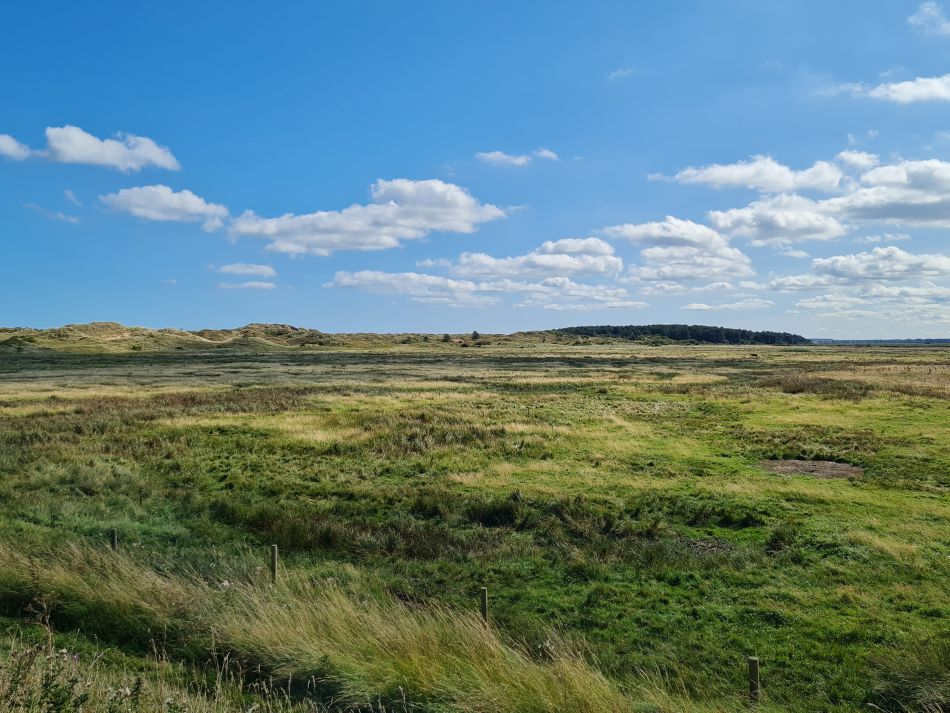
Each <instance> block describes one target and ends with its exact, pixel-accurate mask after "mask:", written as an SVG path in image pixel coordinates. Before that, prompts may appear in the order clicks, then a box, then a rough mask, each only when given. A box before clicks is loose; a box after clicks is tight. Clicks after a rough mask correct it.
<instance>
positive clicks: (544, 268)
mask: <svg viewBox="0 0 950 713" xmlns="http://www.w3.org/2000/svg"><path fill="white" fill-rule="evenodd" d="M613 251H614V250H613V247H612V246H611V245H610V244H609V243H607V242H605V241H603V240H600V239H599V238H566V239H564V240H553V241H552V240H548V241H547V242H545V243H544V244H542V245H541V247H539V248H537V249H536V250H533V251H531V252H530V253H528V254H526V255H518V256H515V257H494V256H492V255H488V254H486V253H470V252H466V253H462V254H461V255H460V256H459V258H458V261H457V262H455V263H454V264H450V269H451V271H452V273H453V274H454V275H457V276H479V277H539V276H546V275H554V276H558V275H584V274H586V275H616V274H617V273H618V272H620V271H621V270H622V269H623V260H621V259H620V258H619V257H616V256H615V255H614V254H613ZM434 265H435V263H434V262H430V263H426V264H425V265H424V266H427V267H430V266H434Z"/></svg>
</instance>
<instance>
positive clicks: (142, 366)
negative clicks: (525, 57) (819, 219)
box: [0, 338, 950, 713]
mask: <svg viewBox="0 0 950 713" xmlns="http://www.w3.org/2000/svg"><path fill="white" fill-rule="evenodd" d="M403 341H406V340H395V339H393V340H391V342H390V343H385V342H374V343H372V344H364V343H360V344H359V345H358V346H347V345H346V344H343V345H341V346H327V347H308V348H303V347H301V348H293V349H291V348H286V349H274V350H268V351H266V352H261V351H254V350H248V349H246V348H241V349H239V348H229V349H217V350H200V349H194V350H191V349H189V350H187V351H176V350H174V349H169V350H167V351H163V350H157V351H142V352H138V353H136V352H129V351H126V352H121V351H119V352H114V353H95V351H94V350H92V349H86V350H85V352H84V353H76V352H64V351H46V350H41V349H36V350H26V351H22V352H12V351H10V352H5V353H3V354H2V355H0V474H2V480H0V515H2V520H0V548H2V549H0V554H2V560H3V566H2V567H0V603H2V605H3V610H4V613H5V616H6V619H5V620H4V623H5V627H6V630H7V636H8V638H11V639H15V640H16V641H15V643H14V645H13V648H12V649H11V650H12V651H14V653H15V652H16V651H18V650H21V649H23V647H26V646H27V643H24V642H25V641H26V640H30V639H29V637H31V636H32V637H36V636H39V637H40V639H42V638H43V634H42V631H43V630H42V627H40V629H37V628H36V624H35V621H36V620H37V618H38V617H39V618H43V617H46V616H47V615H48V620H49V626H50V627H51V632H52V633H51V636H52V637H54V639H55V643H54V644H53V645H54V646H55V647H56V650H57V651H58V650H59V648H64V647H65V648H68V649H69V650H70V651H72V650H75V651H76V652H77V653H79V655H80V659H79V662H78V663H76V664H75V665H76V666H80V667H82V666H84V665H85V662H86V661H87V660H91V659H92V658H93V657H95V656H101V657H104V658H103V659H102V660H100V661H99V662H98V664H97V666H98V668H96V669H95V676H96V677H99V678H96V680H97V681H99V682H100V683H98V684H96V685H99V686H100V687H102V685H104V684H102V683H101V681H102V680H106V679H108V680H109V681H113V680H115V681H134V680H135V678H136V676H137V675H139V674H138V673H136V671H137V670H140V671H144V672H145V673H147V675H144V674H143V676H144V677H143V680H146V681H148V682H151V683H149V684H148V685H149V686H153V687H154V686H158V685H159V683H160V682H161V680H162V676H163V675H164V674H162V671H165V670H166V668H167V667H169V666H172V667H175V671H176V673H175V676H176V677H177V678H175V681H174V682H173V683H174V685H172V683H168V686H169V687H170V688H169V690H171V694H170V696H169V697H171V698H174V697H175V695H177V693H178V692H182V696H183V698H182V700H183V701H185V702H184V703H182V704H181V705H182V706H184V705H189V706H192V707H191V708H182V710H205V708H201V707H199V706H201V705H207V706H209V707H208V708H207V710H229V709H232V708H237V709H240V708H241V707H242V706H244V707H249V706H251V705H254V704H255V702H257V703H258V704H259V705H266V706H271V707H272V709H273V710H285V709H286V710H290V709H292V708H294V707H296V708H297V709H300V710H366V711H369V710H377V711H383V710H385V711H408V710H412V711H485V712H486V713H487V711H560V710H587V711H592V712H593V711H601V710H617V711H623V710H630V711H650V710H657V711H679V710H697V711H700V710H709V711H712V710H722V711H734V710H740V709H743V708H745V706H746V705H747V703H746V699H745V691H746V686H747V683H746V680H745V675H746V668H745V667H746V657H747V656H751V655H756V656H758V657H759V658H760V660H761V668H762V685H763V702H762V704H761V705H762V707H764V708H766V709H769V708H772V709H775V710H791V711H857V710H868V706H869V705H874V706H878V708H880V709H883V710H890V711H901V710H930V711H939V710H945V709H946V708H947V706H948V705H950V661H948V657H947V655H946V654H947V652H948V648H950V644H948V641H950V594H948V592H950V584H948V583H950V401H948V397H950V357H948V352H947V351H946V349H945V348H939V347H935V348H923V347H920V348H918V347H901V348H897V347H890V348H886V347H874V348H869V347H854V348H843V347H837V348H836V347H796V348H783V347H764V346H758V347H703V346H694V347H685V346H657V347H650V346H644V345H639V344H619V343H615V344H594V343H585V344H578V345H573V344H570V343H563V342H562V343H542V342H539V341H537V340H534V341H532V340H527V339H521V340H518V339H509V340H502V339H493V338H486V339H484V340H482V341H481V342H480V343H477V344H466V345H465V348H463V347H462V345H461V344H459V343H456V342H450V343H443V342H441V341H440V340H439V339H438V338H433V339H432V340H430V341H422V340H421V339H410V340H408V343H401V342H403ZM789 459H803V460H821V461H836V462H843V463H849V464H853V465H857V466H860V467H861V468H863V475H861V476H860V477H852V478H847V479H845V478H822V477H816V476H814V475H788V474H778V473H775V472H771V471H770V470H768V469H767V468H765V467H763V461H768V460H789ZM112 528H116V529H117V530H118V532H119V541H120V548H119V550H120V551H119V552H118V553H117V554H115V555H113V554H112V553H111V552H110V551H109V550H108V533H109V531H110V529H112ZM271 544H277V545H278V548H279V552H280V554H281V569H280V579H281V581H280V583H279V584H278V586H277V587H272V586H271V585H269V584H268V569H267V568H268V546H269V545H271ZM482 586H486V587H488V589H489V592H490V626H489V627H488V628H485V627H484V626H483V625H482V624H481V622H480V620H479V618H478V616H477V613H478V593H479V588H480V587H482ZM38 632H39V633H38ZM24 637H26V639H24ZM17 647H19V649H17ZM6 658H7V660H12V659H10V657H9V656H7V657H6ZM14 658H15V656H14ZM222 659H227V661H228V662H230V663H228V664H227V665H225V664H222V663H221V661H222ZM71 665H72V664H71ZM235 666H236V667H237V669H235ZM222 667H224V668H226V669H227V671H226V672H225V673H222ZM235 670H238V672H239V674H240V675H238V673H235ZM156 672H158V673H156ZM222 676H224V677H225V678H226V680H225V683H221V681H222V680H223V679H222ZM102 677H105V678H102ZM149 677H151V678H149ZM169 680H170V679H169ZM183 680H186V681H188V683H187V685H186V684H183V683H181V681H183ZM2 681H3V678H2V676H0V686H2V685H3V683H2ZM261 681H266V682H268V686H266V687H264V688H266V690H267V691H269V693H265V694H262V693H261V690H262V689H261V686H260V682H261ZM274 681H277V683H274ZM293 681H299V682H303V683H300V684H294V683H293ZM116 685H119V684H118V683H116ZM144 685H145V684H143V686H144ZM107 688H108V686H105V689H107ZM105 689H103V690H105ZM149 690H152V689H149ZM103 695H105V694H103ZM143 695H144V694H143ZM150 695H151V694H150ZM100 697H101V696H100ZM239 699H240V700H239ZM163 700H164V699H163ZM126 703H127V701H126ZM88 705H91V704H88ZM142 705H143V706H144V705H145V704H144V703H143V704H142ZM163 705H164V703H163ZM169 705H171V704H169ZM175 705H179V704H177V703H176V704H175ZM106 706H107V704H106V703H103V704H102V705H101V706H100V707H99V708H93V707H89V708H86V709H88V710H100V709H101V710H111V709H109V708H107V707H106ZM213 706H218V708H215V707H213ZM228 706H231V708H229V707H228ZM86 709H84V710H86ZM141 709H142V710H149V708H148V707H142V708H141ZM0 710H4V709H3V708H2V707H0ZM13 710H16V709H13ZM64 710H65V709H64ZM123 710H124V709H123Z"/></svg>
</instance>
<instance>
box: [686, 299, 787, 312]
mask: <svg viewBox="0 0 950 713" xmlns="http://www.w3.org/2000/svg"><path fill="white" fill-rule="evenodd" d="M774 304H775V303H774V302H773V301H772V300H763V299H759V298H757V297H750V298H749V299H745V300H739V301H738V302H727V303H724V304H706V303H705V302H691V303H689V304H688V305H684V306H683V309H687V310H691V311H694V312H713V311H718V310H747V309H748V310H751V309H767V308H769V307H772V306H773V305H774Z"/></svg>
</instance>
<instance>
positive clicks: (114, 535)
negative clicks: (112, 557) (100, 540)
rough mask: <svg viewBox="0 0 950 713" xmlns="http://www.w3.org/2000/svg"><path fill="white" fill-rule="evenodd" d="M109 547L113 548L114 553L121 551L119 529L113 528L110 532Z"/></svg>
mask: <svg viewBox="0 0 950 713" xmlns="http://www.w3.org/2000/svg"><path fill="white" fill-rule="evenodd" d="M109 547H111V548H112V551H113V552H116V551H118V549H119V530H118V528H115V527H113V528H112V529H111V530H110V531H109Z"/></svg>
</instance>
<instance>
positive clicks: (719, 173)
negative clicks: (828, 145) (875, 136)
mask: <svg viewBox="0 0 950 713" xmlns="http://www.w3.org/2000/svg"><path fill="white" fill-rule="evenodd" d="M651 178H653V179H663V178H664V177H663V176H651ZM841 178H842V173H841V169H839V168H838V167H837V166H835V165H834V164H833V163H829V162H828V161H816V162H815V164H814V165H812V166H811V168H806V169H804V170H801V171H795V170H793V169H791V168H789V167H788V166H784V165H782V164H780V163H779V162H778V161H776V160H775V159H773V158H772V157H771V156H762V155H758V156H753V157H751V158H750V159H749V160H747V161H738V162H736V163H730V164H711V165H709V166H700V167H699V168H693V167H690V168H684V169H683V170H682V171H680V172H679V173H677V174H676V175H674V176H673V177H672V180H674V181H677V182H678V183H687V184H689V183H699V184H704V185H708V186H712V187H713V188H738V187H744V188H752V189H755V190H759V191H763V192H765V193H786V192H788V191H797V190H807V189H814V190H820V191H834V190H837V188H838V186H839V184H840V182H841Z"/></svg>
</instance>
